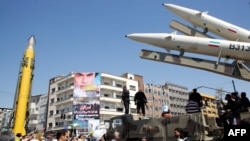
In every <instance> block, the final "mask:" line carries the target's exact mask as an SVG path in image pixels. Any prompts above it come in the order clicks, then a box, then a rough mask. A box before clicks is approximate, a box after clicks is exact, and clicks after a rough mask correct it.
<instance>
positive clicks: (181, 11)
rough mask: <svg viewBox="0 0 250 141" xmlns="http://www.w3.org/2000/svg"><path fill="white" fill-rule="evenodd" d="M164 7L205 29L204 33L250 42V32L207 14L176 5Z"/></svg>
mask: <svg viewBox="0 0 250 141" xmlns="http://www.w3.org/2000/svg"><path fill="white" fill-rule="evenodd" d="M163 6H164V7H166V8H167V9H168V10H170V11H171V12H173V13H175V14H176V15H178V16H180V17H182V18H183V19H185V20H187V21H189V22H190V23H191V24H193V25H195V26H198V27H201V28H203V29H204V32H207V31H210V32H212V33H214V34H217V35H219V36H221V37H223V38H225V39H227V40H233V41H242V42H250V31H249V30H247V29H243V28H241V27H239V26H236V25H233V24H231V23H228V22H226V21H223V20H221V19H218V18H215V17H213V16H210V15H208V13H207V12H201V11H197V10H194V9H189V8H186V7H182V6H178V5H174V4H163Z"/></svg>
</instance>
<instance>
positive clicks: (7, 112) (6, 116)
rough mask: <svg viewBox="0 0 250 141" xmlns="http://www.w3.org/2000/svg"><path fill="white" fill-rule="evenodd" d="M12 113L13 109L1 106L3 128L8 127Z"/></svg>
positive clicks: (0, 113)
mask: <svg viewBox="0 0 250 141" xmlns="http://www.w3.org/2000/svg"><path fill="white" fill-rule="evenodd" d="M11 114H12V109H10V108H0V126H1V129H2V130H4V129H8V127H9V122H10V116H11Z"/></svg>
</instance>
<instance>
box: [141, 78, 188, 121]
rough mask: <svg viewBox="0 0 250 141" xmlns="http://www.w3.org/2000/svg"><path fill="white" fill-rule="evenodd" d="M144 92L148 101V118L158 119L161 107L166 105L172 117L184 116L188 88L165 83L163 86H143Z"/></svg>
mask: <svg viewBox="0 0 250 141" xmlns="http://www.w3.org/2000/svg"><path fill="white" fill-rule="evenodd" d="M144 86H145V89H144V92H145V94H146V96H147V99H148V110H147V112H146V115H147V116H149V117H160V116H161V114H162V112H163V109H162V108H163V106H164V105H167V106H168V107H169V109H170V112H171V115H172V116H177V115H183V114H186V111H185V106H186V104H187V101H188V88H187V87H184V86H180V85H177V84H173V83H169V82H166V83H164V84H163V85H159V84H145V85H144Z"/></svg>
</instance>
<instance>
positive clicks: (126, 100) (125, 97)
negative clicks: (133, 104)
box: [122, 86, 130, 114]
mask: <svg viewBox="0 0 250 141" xmlns="http://www.w3.org/2000/svg"><path fill="white" fill-rule="evenodd" d="M122 102H123V104H124V108H125V114H129V104H130V100H129V90H128V89H127V87H126V86H123V91H122Z"/></svg>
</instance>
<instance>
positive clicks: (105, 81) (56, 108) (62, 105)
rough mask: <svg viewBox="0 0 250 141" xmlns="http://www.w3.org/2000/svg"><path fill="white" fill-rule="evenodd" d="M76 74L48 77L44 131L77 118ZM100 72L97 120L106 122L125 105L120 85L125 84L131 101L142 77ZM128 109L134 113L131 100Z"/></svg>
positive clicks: (59, 126) (65, 124)
mask: <svg viewBox="0 0 250 141" xmlns="http://www.w3.org/2000/svg"><path fill="white" fill-rule="evenodd" d="M75 74H76V73H69V74H68V75H66V76H58V77H54V78H52V79H50V81H49V92H48V109H47V121H46V131H50V130H59V129H63V128H68V127H69V125H71V124H72V123H73V120H74V119H75V118H76V116H74V113H73V101H74V97H73V95H74V76H75ZM100 74H101V80H100V81H101V82H100V83H101V84H100V112H99V113H100V123H101V124H103V125H105V121H107V120H109V119H110V118H111V117H112V116H115V115H122V114H124V106H123V104H122V103H121V96H122V87H123V86H127V88H128V90H129V91H130V99H131V101H132V100H133V99H134V95H135V93H136V92H137V91H138V80H139V79H140V78H141V77H140V76H137V75H133V74H128V73H126V74H124V75H123V76H116V75H111V74H107V73H100ZM140 80H142V79H140ZM142 84H143V82H142ZM130 113H131V114H136V107H135V105H134V102H131V104H130Z"/></svg>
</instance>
